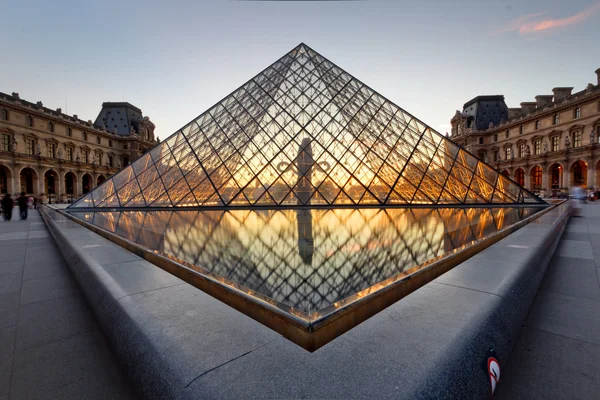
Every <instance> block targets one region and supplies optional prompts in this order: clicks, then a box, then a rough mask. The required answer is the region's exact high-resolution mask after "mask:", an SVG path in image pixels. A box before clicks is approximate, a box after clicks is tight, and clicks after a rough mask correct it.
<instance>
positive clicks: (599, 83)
mask: <svg viewBox="0 0 600 400" xmlns="http://www.w3.org/2000/svg"><path fill="white" fill-rule="evenodd" d="M596 76H597V77H598V85H600V68H598V69H597V70H596Z"/></svg>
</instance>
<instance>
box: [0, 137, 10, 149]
mask: <svg viewBox="0 0 600 400" xmlns="http://www.w3.org/2000/svg"><path fill="white" fill-rule="evenodd" d="M0 150H2V151H10V135H7V134H2V143H0Z"/></svg>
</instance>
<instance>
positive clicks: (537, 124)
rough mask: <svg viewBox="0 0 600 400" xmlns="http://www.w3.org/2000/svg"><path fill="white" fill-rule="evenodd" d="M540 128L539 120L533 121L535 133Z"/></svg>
mask: <svg viewBox="0 0 600 400" xmlns="http://www.w3.org/2000/svg"><path fill="white" fill-rule="evenodd" d="M541 126H542V123H541V122H540V120H539V119H538V120H537V121H535V130H536V131H537V130H538V129H540V128H541Z"/></svg>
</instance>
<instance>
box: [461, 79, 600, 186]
mask: <svg viewBox="0 0 600 400" xmlns="http://www.w3.org/2000/svg"><path fill="white" fill-rule="evenodd" d="M596 74H597V83H596V84H593V83H590V84H589V85H588V86H587V87H586V88H585V89H584V90H582V91H580V92H577V93H572V90H573V88H570V87H558V88H554V89H553V93H554V94H553V95H545V96H544V95H540V96H536V101H535V102H523V103H521V107H520V108H509V109H508V110H509V117H508V119H507V120H503V121H502V122H500V123H499V124H498V125H497V126H494V125H492V124H490V126H488V127H487V128H486V129H477V128H476V127H475V126H472V125H473V124H472V123H470V122H471V121H469V117H468V115H466V113H464V112H460V111H457V112H456V114H455V115H454V117H453V118H452V120H451V124H452V134H451V136H450V138H451V139H452V140H453V141H455V142H456V143H457V144H459V145H461V146H463V147H464V148H466V149H467V150H469V151H470V152H471V153H473V154H474V155H476V156H478V157H479V158H481V159H483V160H484V161H486V162H488V163H490V164H491V165H494V166H495V167H496V168H497V169H498V170H500V171H502V172H503V173H504V174H505V175H507V176H509V177H510V178H511V179H513V180H514V181H516V182H517V183H519V184H521V185H523V186H524V187H526V188H527V189H530V190H532V191H535V192H537V193H540V194H542V195H550V194H552V193H554V194H556V193H557V192H560V191H561V190H562V192H565V191H567V190H569V189H570V188H572V187H573V186H574V185H582V186H583V187H585V188H587V189H598V188H600V140H599V139H600V69H598V70H596ZM471 102H472V101H471ZM471 102H469V103H471ZM469 103H467V104H469Z"/></svg>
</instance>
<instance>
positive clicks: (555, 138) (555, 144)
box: [551, 136, 558, 151]
mask: <svg viewBox="0 0 600 400" xmlns="http://www.w3.org/2000/svg"><path fill="white" fill-rule="evenodd" d="M551 141H552V151H558V136H552V139H551Z"/></svg>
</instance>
